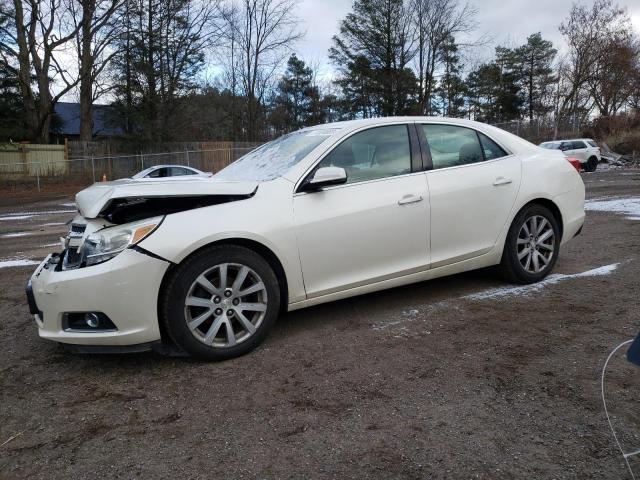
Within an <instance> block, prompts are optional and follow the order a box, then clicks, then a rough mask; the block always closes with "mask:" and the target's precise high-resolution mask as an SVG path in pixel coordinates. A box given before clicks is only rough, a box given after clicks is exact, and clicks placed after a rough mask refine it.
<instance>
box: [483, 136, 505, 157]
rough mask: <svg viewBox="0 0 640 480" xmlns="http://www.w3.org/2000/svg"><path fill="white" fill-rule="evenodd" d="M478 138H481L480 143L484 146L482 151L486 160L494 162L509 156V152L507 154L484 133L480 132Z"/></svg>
mask: <svg viewBox="0 0 640 480" xmlns="http://www.w3.org/2000/svg"><path fill="white" fill-rule="evenodd" d="M478 137H480V143H481V144H482V151H483V152H484V159H485V160H494V159H496V158H500V157H506V156H507V152H505V151H504V150H503V149H502V147H501V146H500V145H498V144H497V143H496V142H494V141H493V140H491V139H490V138H489V137H487V136H486V135H485V134H484V133H480V132H478Z"/></svg>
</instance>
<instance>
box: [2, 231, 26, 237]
mask: <svg viewBox="0 0 640 480" xmlns="http://www.w3.org/2000/svg"><path fill="white" fill-rule="evenodd" d="M28 235H31V232H12V233H5V234H4V235H0V237H2V238H14V237H26V236H28Z"/></svg>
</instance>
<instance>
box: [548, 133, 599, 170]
mask: <svg viewBox="0 0 640 480" xmlns="http://www.w3.org/2000/svg"><path fill="white" fill-rule="evenodd" d="M540 146H541V147H542V148H548V149H550V150H560V151H562V153H564V154H565V156H566V157H569V158H575V159H577V160H579V161H580V163H581V164H582V169H583V170H584V171H585V172H595V171H596V168H597V167H598V163H600V160H601V159H602V156H601V154H600V147H598V144H597V143H596V142H594V141H593V140H592V139H590V138H576V139H573V140H554V141H553V142H542V143H541V144H540Z"/></svg>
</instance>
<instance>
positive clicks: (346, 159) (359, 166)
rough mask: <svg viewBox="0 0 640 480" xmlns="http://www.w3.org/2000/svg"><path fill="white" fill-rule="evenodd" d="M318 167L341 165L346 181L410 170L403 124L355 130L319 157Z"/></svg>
mask: <svg viewBox="0 0 640 480" xmlns="http://www.w3.org/2000/svg"><path fill="white" fill-rule="evenodd" d="M318 166H319V167H342V168H344V169H345V171H346V172H347V183H357V182H364V181H367V180H376V179H379V178H386V177H394V176H396V175H403V174H406V173H411V149H410V147H409V131H408V130H407V126H406V125H389V126H385V127H376V128H371V129H369V130H365V131H363V132H358V133H356V134H354V135H352V136H351V137H349V138H347V139H346V140H345V141H344V142H342V143H341V144H340V145H338V146H337V147H336V148H334V149H333V150H332V151H331V152H330V153H329V154H328V155H327V156H326V157H324V158H323V159H322V161H321V162H320V164H319V165H318Z"/></svg>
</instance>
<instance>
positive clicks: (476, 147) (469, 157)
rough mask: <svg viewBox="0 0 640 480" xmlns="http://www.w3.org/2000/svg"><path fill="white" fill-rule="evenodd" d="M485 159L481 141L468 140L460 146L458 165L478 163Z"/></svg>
mask: <svg viewBox="0 0 640 480" xmlns="http://www.w3.org/2000/svg"><path fill="white" fill-rule="evenodd" d="M483 159H484V157H483V156H482V150H481V149H480V143H479V142H467V143H465V144H463V145H462V146H461V147H460V150H459V152H458V165H466V164H467V163H478V162H481V161H482V160H483Z"/></svg>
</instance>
